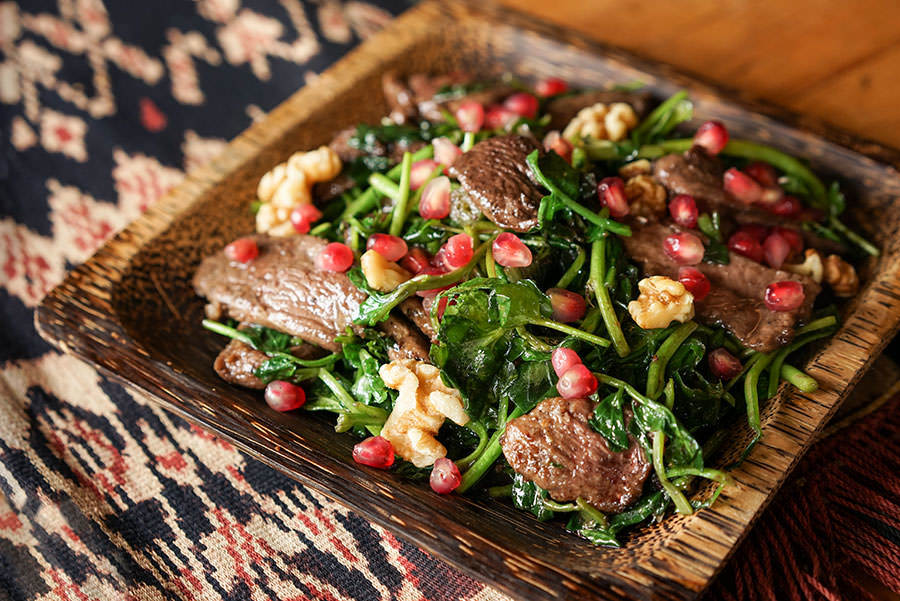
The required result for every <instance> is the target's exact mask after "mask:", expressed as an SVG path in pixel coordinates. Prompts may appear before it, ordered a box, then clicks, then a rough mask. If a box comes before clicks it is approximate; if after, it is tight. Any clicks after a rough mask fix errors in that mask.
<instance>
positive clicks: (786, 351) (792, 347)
mask: <svg viewBox="0 0 900 601" xmlns="http://www.w3.org/2000/svg"><path fill="white" fill-rule="evenodd" d="M828 319H831V320H832V322H831V323H830V324H829V323H828V322H827V321H826V320H828ZM816 322H823V323H826V324H827V325H823V326H819V327H816V328H808V329H806V330H805V331H804V332H803V334H801V335H800V336H798V337H797V338H795V339H794V341H793V342H791V343H790V344H789V345H787V346H786V347H784V348H782V349H781V350H779V351H778V352H777V353H775V356H774V358H773V359H772V369H771V371H770V374H772V375H771V377H770V378H769V387H768V390H767V391H766V392H767V393H768V396H770V397H771V396H773V395H774V394H775V393H776V392H777V391H778V383H779V381H780V380H781V377H782V376H783V373H784V372H783V368H782V365H783V364H784V362H785V361H786V360H787V358H788V355H790V354H791V353H793V352H794V351H796V350H797V349H799V348H800V347H802V346H805V345H807V344H809V343H810V342H813V341H814V340H819V339H821V338H825V337H827V336H830V335H831V331H830V330H829V329H827V328H829V326H831V325H832V324H833V323H835V319H834V317H833V316H829V317H823V318H822V319H817V320H816V321H815V322H810V323H808V324H807V326H806V327H808V326H812V325H813V324H815V323H816ZM801 330H803V328H800V329H799V330H797V332H798V333H799V332H800V331H801ZM801 373H802V372H801ZM803 375H804V376H806V374H803ZM806 377H807V378H809V376H806ZM785 379H787V378H785ZM795 379H797V378H795ZM810 379H812V378H810ZM797 380H798V381H800V380H799V379H797ZM813 382H815V380H813ZM803 383H804V385H805V386H807V387H808V382H805V381H804V382H803ZM798 388H800V386H798ZM816 388H818V383H817V384H816ZM800 389H801V390H803V389H802V388H800ZM813 390H815V388H814V389H813Z"/></svg>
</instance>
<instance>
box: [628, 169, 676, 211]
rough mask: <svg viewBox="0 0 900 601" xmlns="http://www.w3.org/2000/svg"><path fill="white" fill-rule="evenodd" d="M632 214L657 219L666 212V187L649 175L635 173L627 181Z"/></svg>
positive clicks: (629, 205)
mask: <svg viewBox="0 0 900 601" xmlns="http://www.w3.org/2000/svg"><path fill="white" fill-rule="evenodd" d="M625 196H626V197H627V198H628V207H629V208H630V209H631V214H632V215H634V216H636V217H643V218H645V219H657V218H659V217H660V216H662V215H663V214H664V213H665V212H666V189H665V188H664V187H663V186H662V185H661V184H659V183H657V181H656V180H655V179H653V178H652V177H651V176H649V175H635V176H634V177H630V178H628V181H626V182H625Z"/></svg>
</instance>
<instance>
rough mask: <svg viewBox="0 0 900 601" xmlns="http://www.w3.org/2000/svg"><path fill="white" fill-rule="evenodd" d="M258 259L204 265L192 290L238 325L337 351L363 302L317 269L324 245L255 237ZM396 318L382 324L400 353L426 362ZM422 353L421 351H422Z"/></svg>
mask: <svg viewBox="0 0 900 601" xmlns="http://www.w3.org/2000/svg"><path fill="white" fill-rule="evenodd" d="M253 239H254V240H255V241H256V244H257V246H258V247H259V255H258V256H257V257H256V258H255V259H253V260H252V261H250V262H249V263H239V262H237V261H230V260H229V259H228V258H227V257H226V256H225V254H224V252H219V253H217V254H215V255H213V256H211V257H208V258H206V259H204V260H203V262H202V263H201V264H200V267H199V268H198V269H197V272H196V274H195V275H194V280H193V283H194V289H195V290H196V291H197V294H199V295H200V296H204V297H206V298H207V299H208V300H209V301H210V302H211V303H213V304H215V305H218V306H220V307H221V308H222V309H223V310H224V311H225V313H226V314H227V315H229V316H230V317H232V318H233V319H237V320H238V321H241V322H247V323H254V324H259V325H262V326H265V327H268V328H272V329H274V330H278V331H280V332H286V333H288V334H291V335H294V336H297V337H299V338H301V339H303V340H305V341H307V342H310V343H312V344H314V345H317V346H320V347H322V348H325V349H328V350H330V351H339V350H340V348H341V347H340V344H339V343H337V342H335V341H334V339H335V337H336V336H338V335H340V334H343V333H345V332H346V330H347V328H348V327H352V325H353V319H354V318H355V317H356V315H357V314H358V313H359V306H360V304H361V303H362V302H363V301H364V300H365V293H363V292H362V291H361V290H359V289H358V288H356V286H354V285H353V284H352V283H351V282H350V279H349V278H348V277H347V275H346V274H344V273H340V272H335V271H326V270H322V269H319V268H317V267H316V265H315V259H316V256H317V255H318V254H319V252H321V250H322V249H323V248H324V247H325V245H326V244H328V242H327V241H326V240H323V239H321V238H317V237H315V236H290V237H287V238H273V237H270V236H265V235H257V236H254V237H253ZM398 320H400V318H396V317H392V318H390V319H389V320H387V321H385V322H384V324H382V326H383V329H384V330H385V331H386V332H387V333H388V334H389V335H392V334H396V337H395V340H396V341H397V343H398V345H400V348H402V349H404V351H405V352H408V353H409V356H414V357H417V358H421V359H426V358H427V356H428V354H427V348H428V345H427V342H426V341H425V340H424V339H423V338H422V337H421V336H419V335H418V334H417V333H416V332H415V330H414V329H413V328H412V326H410V325H409V324H406V327H405V328H403V322H402V321H401V322H400V325H397V321H398ZM423 349H424V351H423Z"/></svg>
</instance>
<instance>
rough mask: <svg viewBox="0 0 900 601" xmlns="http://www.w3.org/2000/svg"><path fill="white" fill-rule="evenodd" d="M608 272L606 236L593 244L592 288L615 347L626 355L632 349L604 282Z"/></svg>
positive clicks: (619, 353)
mask: <svg viewBox="0 0 900 601" xmlns="http://www.w3.org/2000/svg"><path fill="white" fill-rule="evenodd" d="M605 272H606V238H605V237H604V238H601V239H599V240H594V242H593V243H592V244H591V270H590V275H589V280H588V281H589V282H590V286H591V288H593V289H594V295H595V296H596V297H597V305H598V306H599V307H600V315H601V316H602V317H603V323H604V324H605V325H606V332H607V333H608V334H609V337H610V338H611V339H612V343H613V347H614V348H615V349H616V353H617V354H618V355H619V356H620V357H624V356H626V355H627V354H628V353H629V352H630V351H631V349H629V348H628V342H627V341H626V340H625V334H623V333H622V326H621V325H620V324H619V318H618V317H616V311H615V309H614V308H613V305H612V301H611V300H610V298H609V290H608V289H607V287H606V286H605V285H604V283H603V279H602V278H603V274H604V273H605Z"/></svg>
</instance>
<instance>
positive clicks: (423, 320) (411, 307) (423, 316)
mask: <svg viewBox="0 0 900 601" xmlns="http://www.w3.org/2000/svg"><path fill="white" fill-rule="evenodd" d="M424 305H425V303H424V300H423V299H421V298H418V297H413V298H408V299H406V300H405V301H403V302H402V303H400V311H401V312H402V313H403V315H405V316H406V319H408V320H409V321H411V322H412V323H413V324H415V326H416V327H417V328H419V331H420V332H422V333H423V334H424V335H425V337H426V338H428V339H429V340H431V341H432V342H435V341H436V340H437V332H435V330H434V325H433V324H432V323H431V315H430V314H429V311H428V310H426V309H425V306H424Z"/></svg>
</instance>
